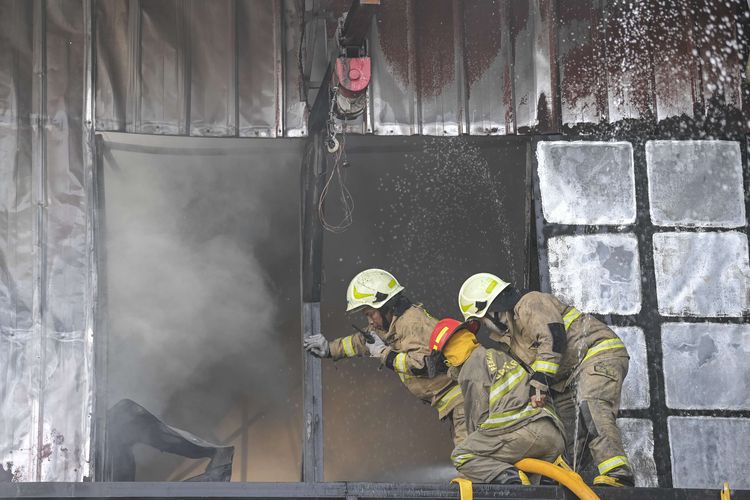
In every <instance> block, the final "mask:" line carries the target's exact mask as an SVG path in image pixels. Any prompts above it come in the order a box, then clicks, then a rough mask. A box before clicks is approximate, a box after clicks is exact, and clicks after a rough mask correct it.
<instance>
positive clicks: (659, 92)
mask: <svg viewBox="0 0 750 500" xmlns="http://www.w3.org/2000/svg"><path fill="white" fill-rule="evenodd" d="M651 7H652V8H653V9H654V22H653V27H652V29H653V33H652V37H651V40H652V41H653V44H654V50H655V51H656V53H657V54H658V61H655V64H654V93H655V97H656V119H657V120H664V119H666V118H669V117H672V116H680V115H682V114H685V115H687V116H693V114H694V111H695V110H694V107H695V99H696V97H698V96H695V95H694V89H695V84H696V80H698V79H699V75H698V70H699V68H698V62H697V60H696V58H695V56H694V55H693V50H695V44H694V43H693V40H692V39H691V34H692V23H693V17H692V13H691V11H690V10H689V9H683V8H677V6H676V4H675V2H674V1H671V2H657V3H655V4H651Z"/></svg>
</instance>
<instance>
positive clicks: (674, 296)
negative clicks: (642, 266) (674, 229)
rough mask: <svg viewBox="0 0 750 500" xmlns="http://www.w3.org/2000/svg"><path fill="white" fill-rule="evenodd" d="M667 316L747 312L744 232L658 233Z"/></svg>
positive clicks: (660, 289)
mask: <svg viewBox="0 0 750 500" xmlns="http://www.w3.org/2000/svg"><path fill="white" fill-rule="evenodd" d="M654 271H655V273H656V295H657V299H658V301H659V313H661V314H662V316H707V317H718V316H742V315H743V313H746V312H748V311H750V287H749V286H748V284H750V265H748V254H747V236H746V235H745V234H743V233H739V232H735V231H730V232H721V233H718V232H711V233H703V232H701V233H657V234H654Z"/></svg>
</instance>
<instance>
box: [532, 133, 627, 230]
mask: <svg viewBox="0 0 750 500" xmlns="http://www.w3.org/2000/svg"><path fill="white" fill-rule="evenodd" d="M537 159H538V172H539V187H540V190H541V194H542V211H543V213H544V218H545V219H546V220H547V222H551V223H556V224H579V225H585V224H610V225H621V224H632V223H633V222H635V183H634V174H633V147H632V146H631V145H630V143H629V142H567V141H560V142H540V143H539V144H538V145H537Z"/></svg>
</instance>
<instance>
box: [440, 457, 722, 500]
mask: <svg viewBox="0 0 750 500" xmlns="http://www.w3.org/2000/svg"><path fill="white" fill-rule="evenodd" d="M515 465H516V468H517V469H518V470H519V471H521V474H523V473H524V472H528V473H529V474H541V475H542V476H545V477H548V478H550V479H553V480H555V481H557V482H558V483H560V484H562V485H563V486H565V487H566V488H568V489H569V490H570V491H572V492H573V493H575V495H576V496H577V497H578V498H580V499H581V500H599V496H598V495H597V494H596V493H594V492H593V491H592V490H591V488H589V487H588V485H587V484H586V483H584V482H583V479H582V478H581V476H579V475H578V474H576V473H575V472H574V471H573V470H572V469H571V468H570V467H569V466H568V464H566V463H565V462H564V461H563V460H561V459H558V460H557V461H555V463H554V464H551V463H549V462H545V461H544V460H537V459H535V458H524V459H523V460H519V461H518V462H516V464H515ZM521 477H522V478H524V477H525V474H523V476H521ZM451 483H452V484H457V485H458V489H459V492H460V494H461V497H460V498H461V500H473V498H474V492H473V490H472V487H471V481H469V480H468V479H464V478H460V477H457V478H455V479H453V480H452V481H451ZM524 484H529V483H528V479H526V481H524ZM722 498H723V497H722Z"/></svg>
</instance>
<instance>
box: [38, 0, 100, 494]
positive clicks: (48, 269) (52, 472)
mask: <svg viewBox="0 0 750 500" xmlns="http://www.w3.org/2000/svg"><path fill="white" fill-rule="evenodd" d="M84 5H85V4H84V2H81V1H79V0H57V1H48V2H47V3H46V7H47V12H46V21H47V26H46V34H47V40H46V42H47V54H46V56H47V57H46V73H47V88H46V96H47V99H46V106H47V109H46V113H47V117H48V124H47V137H46V155H45V159H46V168H45V173H46V176H45V177H46V178H45V179H44V181H45V182H46V190H45V192H46V200H45V202H46V210H45V212H46V218H45V222H46V224H45V227H44V228H43V231H44V240H45V244H46V248H45V252H44V255H45V261H44V265H45V270H44V281H43V284H44V289H43V292H42V293H43V295H44V296H43V298H42V300H43V309H42V321H43V323H42V330H41V335H42V352H41V360H42V363H43V370H42V379H41V381H40V382H41V394H40V399H41V408H42V412H41V417H40V419H41V425H40V429H39V432H40V436H39V438H40V441H39V442H38V443H37V446H38V447H39V448H38V455H39V459H40V461H41V466H40V473H39V476H38V479H40V480H42V481H80V480H82V478H83V477H84V476H87V475H88V464H87V461H88V443H89V438H90V436H89V434H90V418H91V404H92V399H91V389H92V380H91V376H92V373H91V371H90V368H91V367H90V364H89V361H90V359H91V355H92V352H91V350H90V347H91V346H90V342H89V341H88V339H87V332H86V319H87V317H88V316H89V314H88V311H87V310H88V308H89V303H88V298H89V296H88V290H87V286H88V279H89V254H88V251H89V250H88V248H89V247H88V241H87V234H88V233H87V223H88V217H87V215H88V213H87V210H88V200H87V194H86V171H85V166H84V165H85V159H84V154H85V153H84V141H83V110H84V101H83V99H84V96H85V92H84V91H85V85H86V83H85V74H86V73H85V66H84V57H85V43H84V40H85V30H84Z"/></svg>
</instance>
